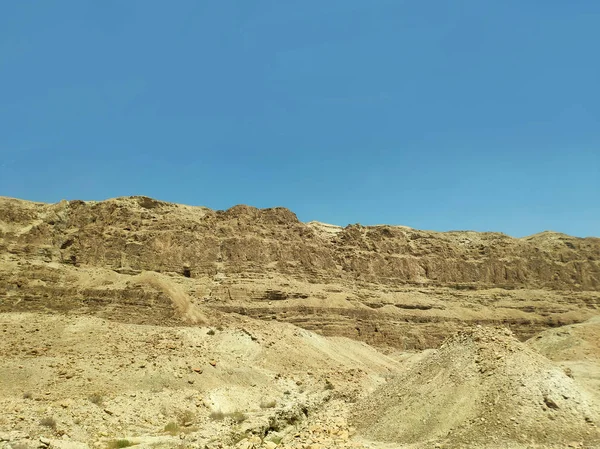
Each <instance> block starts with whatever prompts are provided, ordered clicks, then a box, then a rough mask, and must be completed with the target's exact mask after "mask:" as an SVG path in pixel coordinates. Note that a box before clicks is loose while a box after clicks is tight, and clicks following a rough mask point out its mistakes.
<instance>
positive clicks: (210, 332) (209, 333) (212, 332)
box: [206, 329, 216, 335]
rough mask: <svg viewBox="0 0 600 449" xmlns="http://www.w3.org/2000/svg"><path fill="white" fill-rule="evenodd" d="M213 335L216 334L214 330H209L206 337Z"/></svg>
mask: <svg viewBox="0 0 600 449" xmlns="http://www.w3.org/2000/svg"><path fill="white" fill-rule="evenodd" d="M215 334H216V332H215V330H214V329H210V330H209V331H208V332H207V333H206V335H215Z"/></svg>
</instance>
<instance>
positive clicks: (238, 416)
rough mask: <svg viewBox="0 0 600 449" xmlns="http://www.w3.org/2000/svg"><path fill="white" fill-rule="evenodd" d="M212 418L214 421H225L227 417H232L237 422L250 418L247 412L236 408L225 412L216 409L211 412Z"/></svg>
mask: <svg viewBox="0 0 600 449" xmlns="http://www.w3.org/2000/svg"><path fill="white" fill-rule="evenodd" d="M209 417H210V419H212V420H213V421H223V420H224V419H225V418H231V419H232V420H233V421H234V422H236V423H238V424H239V423H242V422H244V421H246V420H247V419H248V416H246V414H245V413H243V412H240V411H239V410H236V411H235V412H231V413H223V412H222V411H221V410H215V411H213V412H211V413H210V415H209Z"/></svg>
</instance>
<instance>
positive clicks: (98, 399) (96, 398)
mask: <svg viewBox="0 0 600 449" xmlns="http://www.w3.org/2000/svg"><path fill="white" fill-rule="evenodd" d="M88 400H89V401H90V402H91V403H92V404H96V405H98V406H100V405H102V402H103V401H104V398H103V397H102V395H101V394H100V393H93V394H91V395H90V396H89V397H88Z"/></svg>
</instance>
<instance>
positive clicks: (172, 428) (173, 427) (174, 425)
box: [165, 421, 179, 433]
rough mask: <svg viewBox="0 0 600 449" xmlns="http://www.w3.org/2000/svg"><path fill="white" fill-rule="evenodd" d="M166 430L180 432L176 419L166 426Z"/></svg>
mask: <svg viewBox="0 0 600 449" xmlns="http://www.w3.org/2000/svg"><path fill="white" fill-rule="evenodd" d="M165 432H168V433H177V432H179V424H177V423H176V422H175V421H171V422H170V423H168V424H167V425H166V426H165Z"/></svg>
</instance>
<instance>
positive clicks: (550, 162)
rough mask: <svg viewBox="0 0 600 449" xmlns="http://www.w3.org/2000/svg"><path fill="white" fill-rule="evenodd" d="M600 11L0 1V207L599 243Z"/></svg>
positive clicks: (501, 3) (545, 5)
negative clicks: (202, 215) (279, 213)
mask: <svg viewBox="0 0 600 449" xmlns="http://www.w3.org/2000/svg"><path fill="white" fill-rule="evenodd" d="M599 48H600V2H598V1H597V0H588V1H585V0H579V1H574V2H568V1H564V0H538V1H533V0H489V1H481V0H438V1H433V0H432V1H402V0H391V1H386V0H373V1H367V0H362V1H355V0H340V1H338V0H327V1H322V0H320V1H314V0H303V1H280V0H273V1H260V0H256V1H248V0H240V1H228V0H220V1H210V2H209V1H198V0H194V1H184V0H177V1H173V2H167V1H162V2H157V1H150V0H144V1H132V0H128V1H109V0H102V1H84V0H73V1H59V0H57V1H47V2H40V1H28V0H20V1H14V2H9V1H5V2H1V3H0V195H4V196H12V197H19V198H25V199H30V200H36V201H47V202H55V201H59V200H61V199H63V198H65V199H85V200H98V199H105V198H110V197H115V196H125V195H147V196H152V197H155V198H159V199H162V200H166V201H173V202H180V203H186V204H194V205H205V206H208V207H211V208H214V209H225V208H228V207H230V206H232V205H235V204H240V203H244V204H250V205H254V206H258V207H271V206H286V207H288V208H290V209H292V210H293V211H294V212H296V213H297V214H298V216H299V218H300V219H301V220H304V221H309V220H319V221H324V222H329V223H335V224H340V225H346V224H348V223H356V222H359V223H362V224H376V223H389V224H403V225H407V226H412V227H416V228H422V229H433V230H440V231H443V230H450V229H472V230H479V231H489V230H494V231H501V232H505V233H508V234H510V235H514V236H524V235H528V234H533V233H536V232H539V231H543V230H546V229H552V230H556V231H560V232H565V233H569V234H573V235H577V236H587V235H596V236H599V235H600V57H599V56H598V55H599V51H600V50H599Z"/></svg>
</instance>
